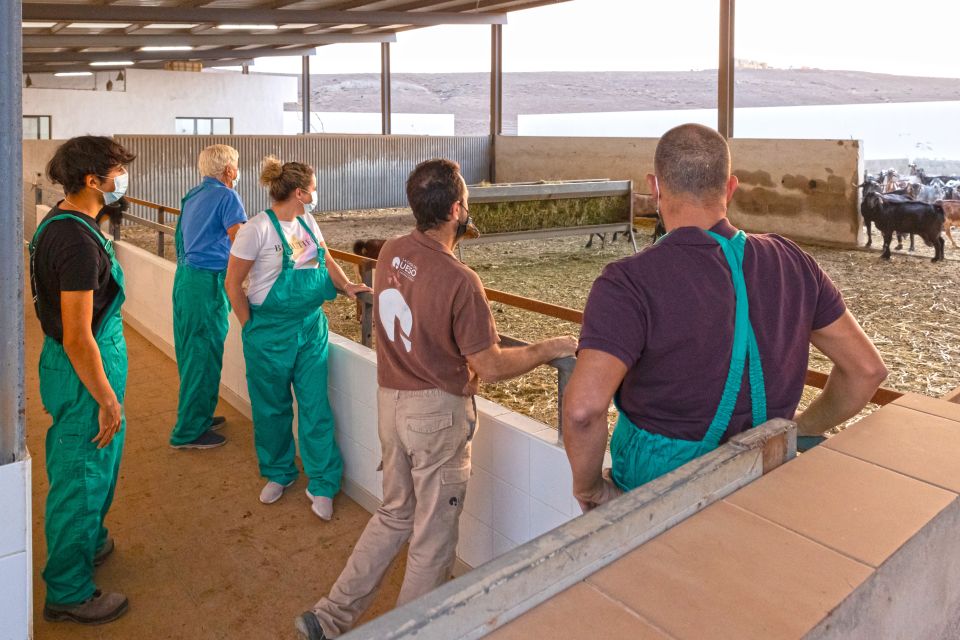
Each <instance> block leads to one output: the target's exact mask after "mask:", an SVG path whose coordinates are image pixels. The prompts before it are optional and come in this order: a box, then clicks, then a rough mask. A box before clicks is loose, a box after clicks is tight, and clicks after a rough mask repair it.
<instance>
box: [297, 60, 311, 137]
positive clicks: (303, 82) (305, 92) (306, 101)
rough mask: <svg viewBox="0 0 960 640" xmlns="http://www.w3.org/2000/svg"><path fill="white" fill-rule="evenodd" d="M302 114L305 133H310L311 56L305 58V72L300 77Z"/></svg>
mask: <svg viewBox="0 0 960 640" xmlns="http://www.w3.org/2000/svg"><path fill="white" fill-rule="evenodd" d="M300 94H301V98H300V104H301V105H302V106H301V109H300V113H301V115H302V116H303V133H310V103H311V102H312V100H311V98H312V96H311V94H310V56H303V70H302V72H301V76H300Z"/></svg>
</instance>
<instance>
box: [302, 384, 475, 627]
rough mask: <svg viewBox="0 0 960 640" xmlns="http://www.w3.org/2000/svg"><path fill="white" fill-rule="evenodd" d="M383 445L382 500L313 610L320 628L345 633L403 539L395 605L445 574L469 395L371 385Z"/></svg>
mask: <svg viewBox="0 0 960 640" xmlns="http://www.w3.org/2000/svg"><path fill="white" fill-rule="evenodd" d="M377 409H378V411H379V418H378V424H379V432H380V444H381V447H382V449H383V504H382V506H381V507H380V508H379V509H377V511H376V513H374V514H373V517H372V518H370V522H369V523H367V526H366V528H365V529H364V530H363V534H362V535H361V536H360V539H359V540H358V541H357V545H356V547H354V549H353V553H352V554H351V555H350V559H349V560H347V566H346V567H345V568H344V569H343V572H342V573H341V574H340V577H339V578H338V579H337V582H336V583H335V584H334V585H333V588H332V589H331V590H330V595H329V596H327V597H326V598H323V599H322V600H320V602H318V603H317V604H316V605H315V606H314V607H313V611H314V613H315V614H316V616H317V619H318V620H319V621H320V626H321V627H322V628H323V633H324V635H326V636H327V637H328V638H336V637H337V636H339V635H341V634H343V633H346V632H347V631H348V630H350V629H351V628H352V627H353V625H354V624H355V623H356V621H357V618H359V617H360V616H361V615H362V614H363V612H364V611H365V610H366V609H367V607H369V606H370V603H371V602H372V601H373V597H374V595H375V593H376V589H377V587H378V586H379V585H380V581H381V580H383V576H384V574H385V573H386V571H387V568H388V567H389V566H390V563H391V562H393V559H394V558H395V557H396V555H397V553H398V552H399V551H400V547H402V546H403V544H404V543H405V542H407V540H408V539H409V540H410V550H409V553H408V555H407V570H406V574H405V575H404V578H403V586H402V587H401V589H400V596H399V597H398V599H397V606H400V605H403V604H405V603H407V602H409V601H411V600H413V599H415V598H418V597H420V596H421V595H423V594H425V593H427V592H429V591H431V590H433V589H435V588H436V587H438V586H440V585H441V584H443V583H444V582H446V581H447V580H448V579H449V578H450V572H451V570H452V569H453V563H454V559H455V557H456V549H457V538H458V534H459V520H460V513H461V512H462V511H463V500H464V497H465V495H466V492H467V480H468V479H469V477H470V442H471V440H472V439H473V433H474V430H475V429H476V424H477V411H476V405H475V404H474V401H473V398H472V397H463V396H454V395H451V394H449V393H446V392H444V391H441V390H439V389H429V390H426V391H397V390H395V389H385V388H382V387H381V388H380V389H379V390H378V391H377Z"/></svg>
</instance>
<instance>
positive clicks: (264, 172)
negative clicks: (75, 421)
mask: <svg viewBox="0 0 960 640" xmlns="http://www.w3.org/2000/svg"><path fill="white" fill-rule="evenodd" d="M282 175H283V163H282V162H280V159H279V158H277V156H267V157H266V158H264V159H263V162H261V164H260V183H261V184H263V185H264V186H266V187H269V186H270V185H271V184H273V183H274V182H276V181H277V180H279V179H280V176H282Z"/></svg>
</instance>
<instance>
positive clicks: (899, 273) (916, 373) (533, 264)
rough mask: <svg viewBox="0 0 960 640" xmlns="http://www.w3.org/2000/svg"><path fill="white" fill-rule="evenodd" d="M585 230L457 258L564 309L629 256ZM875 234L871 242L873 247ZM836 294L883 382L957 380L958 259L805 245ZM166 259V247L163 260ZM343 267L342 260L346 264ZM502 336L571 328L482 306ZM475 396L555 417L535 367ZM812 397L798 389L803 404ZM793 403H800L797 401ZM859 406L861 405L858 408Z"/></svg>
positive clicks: (405, 214)
mask: <svg viewBox="0 0 960 640" xmlns="http://www.w3.org/2000/svg"><path fill="white" fill-rule="evenodd" d="M318 222H319V224H320V229H321V230H322V231H323V234H324V237H325V239H326V241H327V244H328V245H329V246H331V247H333V248H337V249H342V250H350V248H351V246H352V244H353V242H354V240H356V239H359V238H385V237H391V236H393V235H397V234H400V233H405V232H406V231H408V230H409V229H411V228H412V226H413V217H412V215H411V214H410V212H409V211H408V210H403V209H398V210H393V209H381V210H372V211H357V212H343V213H332V214H324V215H321V216H318ZM124 237H125V238H126V239H129V240H132V241H134V242H136V243H137V244H139V245H141V246H144V247H145V248H149V249H155V248H156V236H155V234H154V233H153V232H149V231H147V230H135V231H128V230H125V231H124ZM586 240H587V238H586V236H583V237H579V236H578V237H572V238H558V239H553V240H546V241H543V240H538V241H525V242H509V243H501V244H490V245H477V246H467V247H464V248H463V260H464V262H465V263H466V264H468V265H470V266H471V267H472V268H473V269H474V270H476V272H477V273H478V274H479V275H480V278H481V279H482V280H483V282H484V284H485V285H486V286H487V287H489V288H491V289H499V290H501V291H507V292H510V293H515V294H519V295H522V296H526V297H530V298H536V299H539V300H544V301H546V302H551V303H554V304H559V305H564V306H568V307H573V308H577V309H580V308H583V305H584V304H585V302H586V298H587V295H588V293H589V291H590V286H591V284H592V283H593V281H594V279H595V278H596V277H597V276H598V275H599V274H600V272H601V270H602V269H603V267H604V265H606V264H607V263H608V262H611V261H613V260H617V259H619V258H622V257H625V256H627V255H630V254H632V247H630V244H629V242H628V241H626V240H625V239H624V238H621V239H619V240H618V241H617V242H616V243H609V242H608V243H607V244H606V245H605V246H601V245H600V243H599V242H596V241H595V242H594V245H593V247H592V248H590V249H587V248H585V247H584V244H585V243H586ZM637 241H638V245H640V247H641V249H642V248H643V247H644V246H646V245H648V244H649V243H650V238H649V232H648V231H647V230H645V229H641V231H640V232H639V233H638V236H637ZM878 241H879V237H876V236H875V238H874V246H875V247H876V246H877V245H878ZM804 249H806V250H807V251H809V252H810V253H811V254H812V255H813V256H814V258H816V260H817V261H818V262H819V263H820V265H821V266H822V267H823V268H824V270H825V271H826V272H827V273H828V274H829V275H830V277H831V278H832V279H833V280H834V282H836V283H837V285H838V286H839V288H840V290H841V291H842V292H843V295H844V298H845V300H846V302H847V305H848V307H849V308H850V310H851V311H852V312H853V314H854V315H855V316H856V317H857V318H858V319H859V321H860V323H861V324H862V326H863V328H864V330H865V331H866V333H867V335H868V336H869V337H870V338H871V340H873V342H874V344H876V345H877V348H878V349H879V351H880V353H881V354H882V355H883V358H884V361H885V362H886V364H887V367H888V369H889V370H890V377H889V378H888V379H887V381H886V382H885V383H884V386H885V387H888V388H891V389H895V390H897V391H903V392H906V391H912V392H916V393H921V394H924V395H929V396H937V397H938V396H941V395H943V394H944V393H946V392H947V391H950V390H951V389H954V388H956V387H958V386H960V369H958V367H957V363H958V362H960V326H958V323H957V322H956V319H957V318H958V317H960V315H958V314H960V295H958V290H960V260H957V259H955V258H957V257H960V254H958V253H957V252H956V250H951V249H949V248H948V250H947V258H948V259H947V260H946V261H945V262H944V263H940V264H931V263H930V261H929V258H930V257H932V255H933V251H932V249H930V248H929V247H924V246H923V244H922V242H920V241H919V240H918V242H917V250H916V252H915V253H914V254H908V252H907V251H906V246H905V247H904V249H905V250H904V251H902V252H895V253H894V256H893V259H892V260H890V261H889V262H887V261H882V260H880V259H879V254H878V252H877V251H867V250H863V249H858V250H853V249H850V250H842V249H831V248H824V247H815V246H805V247H804ZM172 255H173V251H172V246H171V245H169V244H168V250H167V257H168V258H170V257H172ZM347 267H348V268H349V265H347ZM491 306H492V308H493V311H494V315H495V317H496V320H497V325H498V327H499V330H500V332H501V333H502V334H505V335H510V336H513V337H516V338H520V339H522V340H527V341H533V340H538V339H540V338H543V337H546V336H550V335H557V334H562V333H568V334H571V335H577V334H578V332H579V327H578V326H577V325H575V324H572V323H569V322H564V321H561V320H555V319H552V318H548V317H545V316H541V315H539V314H534V313H530V312H526V311H521V310H519V309H516V308H513V307H509V306H506V305H503V304H499V303H493V304H492V305H491ZM327 315H328V317H329V319H330V326H331V330H332V331H335V332H337V333H340V334H342V335H345V336H348V337H351V338H353V339H359V325H358V323H357V319H356V306H355V304H354V303H352V302H350V301H348V300H346V299H341V298H338V299H337V300H336V301H334V302H333V303H332V304H330V305H328V309H327ZM810 367H811V368H813V369H817V370H820V371H829V363H828V361H826V359H825V358H824V357H823V356H822V355H821V354H820V353H819V352H818V351H816V349H813V348H811V359H810ZM481 394H482V395H484V396H485V397H487V398H489V399H491V400H493V401H495V402H499V403H501V404H503V405H505V406H507V407H509V408H511V409H513V410H514V411H518V412H520V413H523V414H526V415H528V416H531V417H533V418H536V419H537V420H541V421H543V422H545V423H546V424H549V425H555V424H556V422H557V394H556V374H555V372H554V370H553V369H550V368H548V367H540V368H539V369H537V370H535V371H533V372H531V373H530V374H527V375H525V376H523V377H521V378H518V379H516V380H512V381H509V382H504V383H499V384H492V385H484V386H483V388H482V389H481ZM815 394H816V390H813V389H808V390H807V393H805V394H804V401H803V402H804V404H805V403H806V402H809V400H810V399H811V398H812V397H813V396H814V395H815ZM801 406H803V405H801ZM868 410H869V409H868Z"/></svg>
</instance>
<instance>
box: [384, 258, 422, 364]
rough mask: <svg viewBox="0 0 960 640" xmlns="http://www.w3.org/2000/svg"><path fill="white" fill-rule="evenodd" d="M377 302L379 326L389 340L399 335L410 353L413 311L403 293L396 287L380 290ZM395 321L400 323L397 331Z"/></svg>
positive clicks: (392, 340)
mask: <svg viewBox="0 0 960 640" xmlns="http://www.w3.org/2000/svg"><path fill="white" fill-rule="evenodd" d="M394 260H397V259H396V258H395V259H394ZM414 271H416V270H414ZM377 303H378V304H377V309H378V315H379V316H380V326H381V327H383V331H384V333H386V334H387V338H388V339H389V340H390V342H396V338H398V337H399V338H400V342H401V343H402V344H403V348H404V349H406V350H407V353H410V351H411V350H412V349H413V342H412V341H411V340H410V332H411V331H413V312H412V311H411V310H410V305H408V304H407V301H406V300H404V298H403V294H401V293H400V291H399V290H398V289H384V290H383V291H381V292H380V296H379V297H378V298H377ZM397 323H399V324H400V330H399V331H397Z"/></svg>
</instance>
